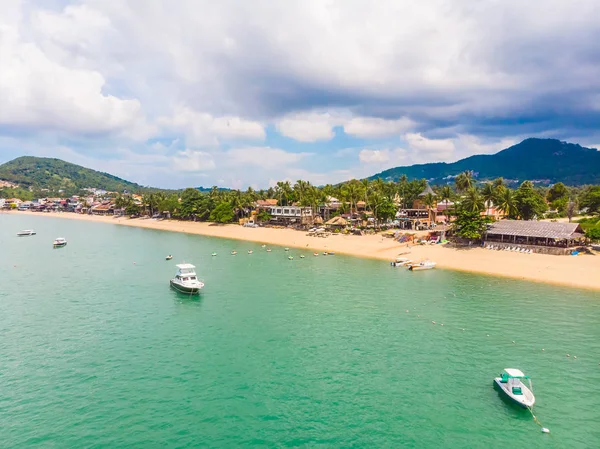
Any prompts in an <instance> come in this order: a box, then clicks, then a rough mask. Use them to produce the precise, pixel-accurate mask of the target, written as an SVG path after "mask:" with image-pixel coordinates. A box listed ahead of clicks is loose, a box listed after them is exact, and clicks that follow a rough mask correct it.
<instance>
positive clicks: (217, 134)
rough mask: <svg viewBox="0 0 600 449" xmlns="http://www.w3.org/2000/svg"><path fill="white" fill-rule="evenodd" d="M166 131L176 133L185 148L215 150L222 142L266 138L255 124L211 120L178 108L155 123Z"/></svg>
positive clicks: (257, 124) (211, 117) (239, 119)
mask: <svg viewBox="0 0 600 449" xmlns="http://www.w3.org/2000/svg"><path fill="white" fill-rule="evenodd" d="M158 123H159V125H161V126H162V127H163V128H164V129H165V130H166V131H170V132H180V133H183V134H184V135H185V136H186V142H187V143H188V145H195V146H201V145H205V146H217V145H219V139H224V140H264V138H265V136H266V134H265V130H264V127H263V125H261V124H260V123H259V122H254V121H250V120H244V119H242V118H240V117H232V116H225V117H213V116H212V115H211V114H208V113H203V112H197V111H194V110H192V109H190V108H188V107H178V108H177V109H176V111H175V112H174V113H173V115H172V116H169V117H160V118H159V119H158Z"/></svg>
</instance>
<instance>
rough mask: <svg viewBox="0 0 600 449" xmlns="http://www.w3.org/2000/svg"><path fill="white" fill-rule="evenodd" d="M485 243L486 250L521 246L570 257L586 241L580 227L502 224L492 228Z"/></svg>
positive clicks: (545, 223) (569, 224) (505, 221)
mask: <svg viewBox="0 0 600 449" xmlns="http://www.w3.org/2000/svg"><path fill="white" fill-rule="evenodd" d="M484 240H485V244H486V246H487V245H490V244H492V245H494V246H496V247H500V248H501V247H514V246H519V247H524V248H526V249H528V248H535V250H536V252H545V253H550V254H570V253H571V250H572V249H573V248H574V247H577V246H580V245H581V244H583V243H584V241H585V238H584V235H583V229H582V228H581V226H580V225H579V224H578V223H555V222H548V221H525V220H501V221H497V222H495V223H492V224H490V225H488V229H487V232H486V235H485V236H484Z"/></svg>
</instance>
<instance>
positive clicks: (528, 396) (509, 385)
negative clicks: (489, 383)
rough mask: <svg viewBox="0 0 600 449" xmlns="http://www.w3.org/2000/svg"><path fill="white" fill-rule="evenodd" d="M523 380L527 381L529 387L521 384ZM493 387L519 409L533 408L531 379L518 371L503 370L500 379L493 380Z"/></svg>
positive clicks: (533, 399) (533, 398) (514, 369)
mask: <svg viewBox="0 0 600 449" xmlns="http://www.w3.org/2000/svg"><path fill="white" fill-rule="evenodd" d="M524 380H527V381H528V384H529V387H527V386H526V385H525V384H524V383H523V381H524ZM494 387H496V388H497V389H499V391H501V392H502V393H504V395H505V396H506V397H507V398H508V399H510V400H511V401H512V402H514V403H515V404H517V405H518V406H520V407H523V408H527V407H533V404H535V396H534V395H533V391H532V389H533V388H532V386H531V379H529V376H526V375H525V374H523V372H522V371H521V370H519V369H516V368H505V369H504V372H503V373H502V374H501V375H500V377H496V378H495V379H494Z"/></svg>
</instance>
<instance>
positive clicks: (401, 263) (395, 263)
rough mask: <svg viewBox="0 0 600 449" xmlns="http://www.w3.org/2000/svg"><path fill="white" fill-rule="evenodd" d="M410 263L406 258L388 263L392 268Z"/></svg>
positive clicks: (399, 258)
mask: <svg viewBox="0 0 600 449" xmlns="http://www.w3.org/2000/svg"><path fill="white" fill-rule="evenodd" d="M411 263H412V260H410V259H408V258H407V257H398V258H396V260H395V261H393V262H390V265H391V266H392V267H404V266H407V265H409V264H411Z"/></svg>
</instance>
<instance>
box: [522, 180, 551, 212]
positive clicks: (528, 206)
mask: <svg viewBox="0 0 600 449" xmlns="http://www.w3.org/2000/svg"><path fill="white" fill-rule="evenodd" d="M515 204H516V208H517V213H518V216H519V218H521V220H533V219H534V218H536V217H541V216H542V215H543V214H544V212H546V210H548V205H547V204H546V201H545V200H544V197H543V196H542V195H541V194H540V193H539V192H537V191H536V190H535V188H534V186H533V183H532V182H531V181H524V182H523V183H522V184H521V185H520V186H519V188H518V189H517V191H516V192H515Z"/></svg>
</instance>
